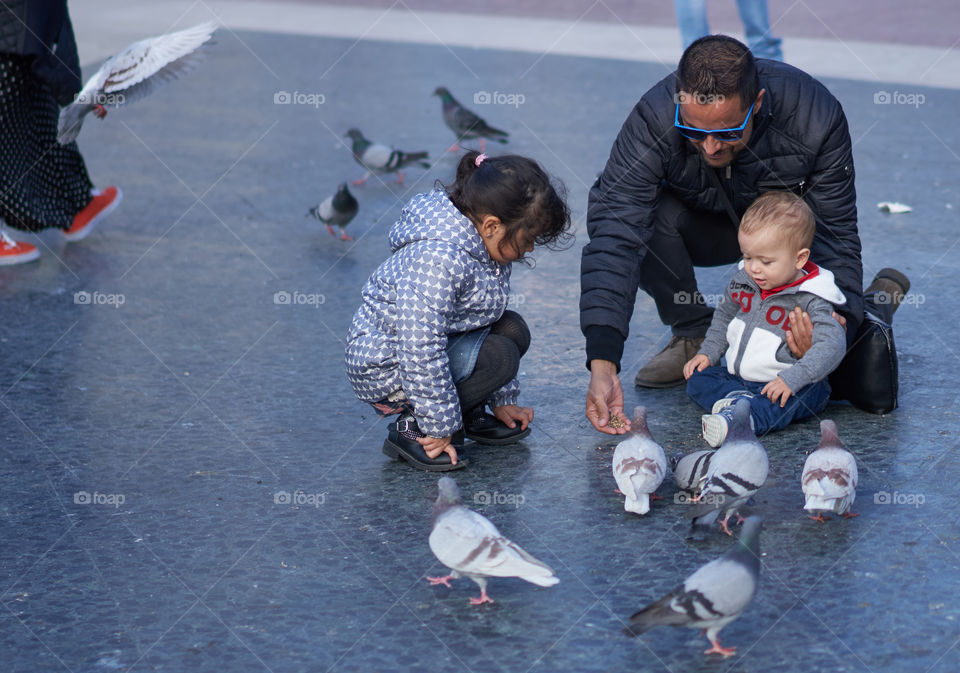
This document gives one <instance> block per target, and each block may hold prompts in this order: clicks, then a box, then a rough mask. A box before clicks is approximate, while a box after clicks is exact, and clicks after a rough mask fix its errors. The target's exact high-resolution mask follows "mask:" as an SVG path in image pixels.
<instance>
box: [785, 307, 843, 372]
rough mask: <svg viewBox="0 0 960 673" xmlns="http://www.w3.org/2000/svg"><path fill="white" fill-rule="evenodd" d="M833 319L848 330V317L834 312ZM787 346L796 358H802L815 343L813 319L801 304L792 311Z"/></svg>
mask: <svg viewBox="0 0 960 673" xmlns="http://www.w3.org/2000/svg"><path fill="white" fill-rule="evenodd" d="M833 319H834V320H836V321H837V322H838V323H840V327H842V328H843V330H844V331H846V330H847V319H846V318H844V317H843V316H842V315H840V314H839V313H837V312H836V311H834V312H833ZM786 336H787V346H788V347H789V348H790V352H791V353H793V354H794V356H795V357H796V358H798V359H799V358H802V357H803V356H804V355H806V354H807V351H808V350H810V346H812V345H813V321H812V320H810V314H809V313H807V312H806V311H803V310H801V309H800V307H799V306H797V307H796V308H794V309H793V310H792V311H790V329H788V330H787V334H786Z"/></svg>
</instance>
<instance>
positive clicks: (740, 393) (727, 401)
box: [710, 390, 754, 414]
mask: <svg viewBox="0 0 960 673" xmlns="http://www.w3.org/2000/svg"><path fill="white" fill-rule="evenodd" d="M741 397H744V398H746V399H748V400H749V399H752V398H753V397H754V395H753V393H751V392H750V391H749V390H734V391H732V392H730V393H727V396H726V397H724V398H722V399H719V400H717V401H716V402H714V403H713V408H712V409H711V410H710V413H711V414H719V413H720V410H721V409H723V408H724V407H732V406H733V405H734V404H736V402H737V400H739V399H740V398H741Z"/></svg>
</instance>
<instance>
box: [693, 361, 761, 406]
mask: <svg viewBox="0 0 960 673" xmlns="http://www.w3.org/2000/svg"><path fill="white" fill-rule="evenodd" d="M744 389H748V385H747V384H746V382H744V380H743V379H741V378H740V377H739V376H734V375H733V374H731V373H730V372H728V371H727V368H726V367H724V366H716V367H707V368H706V369H704V370H703V371H700V372H694V373H693V376H691V377H690V378H689V379H688V380H687V395H689V396H690V399H691V400H693V401H694V402H696V403H697V404H699V405H700V406H701V407H703V408H704V409H706V410H707V413H709V412H710V410H711V409H713V403H714V402H716V401H717V400H719V399H721V398H723V397H726V396H727V393H732V392H733V391H734V390H744Z"/></svg>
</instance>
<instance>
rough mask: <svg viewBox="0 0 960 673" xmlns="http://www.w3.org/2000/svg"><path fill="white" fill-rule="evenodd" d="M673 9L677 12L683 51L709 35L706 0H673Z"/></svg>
mask: <svg viewBox="0 0 960 673" xmlns="http://www.w3.org/2000/svg"><path fill="white" fill-rule="evenodd" d="M673 7H674V9H675V10H676V12H677V26H679V28H680V39H681V40H682V41H683V48H684V49H686V48H687V47H689V46H690V44H691V43H692V42H693V41H694V40H696V39H697V38H699V37H703V36H704V35H709V34H710V26H708V25H707V2H706V0H674V2H673Z"/></svg>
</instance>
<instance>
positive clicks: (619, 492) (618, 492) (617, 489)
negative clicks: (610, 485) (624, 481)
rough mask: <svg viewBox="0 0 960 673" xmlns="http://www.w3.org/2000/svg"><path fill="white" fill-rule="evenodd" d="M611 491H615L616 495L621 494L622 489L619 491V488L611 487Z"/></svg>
mask: <svg viewBox="0 0 960 673" xmlns="http://www.w3.org/2000/svg"><path fill="white" fill-rule="evenodd" d="M613 492H614V493H616V494H617V495H623V491H621V490H620V489H619V488H615V489H613Z"/></svg>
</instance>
